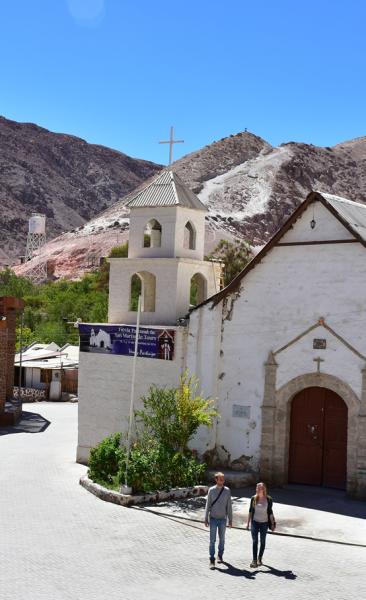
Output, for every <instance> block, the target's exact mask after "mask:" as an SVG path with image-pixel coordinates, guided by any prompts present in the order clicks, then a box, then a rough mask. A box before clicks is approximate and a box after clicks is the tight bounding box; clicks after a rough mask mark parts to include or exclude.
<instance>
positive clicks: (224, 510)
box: [205, 473, 233, 569]
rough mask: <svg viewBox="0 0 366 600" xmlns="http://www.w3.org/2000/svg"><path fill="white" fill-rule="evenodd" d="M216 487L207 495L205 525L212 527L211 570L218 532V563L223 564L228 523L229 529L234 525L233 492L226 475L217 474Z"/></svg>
mask: <svg viewBox="0 0 366 600" xmlns="http://www.w3.org/2000/svg"><path fill="white" fill-rule="evenodd" d="M215 481H216V485H214V486H212V487H211V488H210V489H209V491H208V495H207V501H206V512H205V525H206V527H208V525H210V548H209V552H210V569H214V568H215V544H216V532H217V531H218V532H219V548H218V560H217V562H219V563H222V562H223V556H224V547H225V531H226V523H227V521H228V522H229V527H231V526H232V524H233V509H232V504H231V492H230V490H229V488H228V487H225V485H224V484H225V475H224V474H223V473H216V475H215Z"/></svg>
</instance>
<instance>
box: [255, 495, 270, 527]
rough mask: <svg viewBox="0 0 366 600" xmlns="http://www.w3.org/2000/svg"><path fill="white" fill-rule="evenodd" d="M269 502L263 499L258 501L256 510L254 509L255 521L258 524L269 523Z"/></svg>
mask: <svg viewBox="0 0 366 600" xmlns="http://www.w3.org/2000/svg"><path fill="white" fill-rule="evenodd" d="M267 507H268V502H267V498H263V499H261V500H258V501H257V503H256V505H255V509H254V517H253V518H254V521H257V523H267V521H268V513H267Z"/></svg>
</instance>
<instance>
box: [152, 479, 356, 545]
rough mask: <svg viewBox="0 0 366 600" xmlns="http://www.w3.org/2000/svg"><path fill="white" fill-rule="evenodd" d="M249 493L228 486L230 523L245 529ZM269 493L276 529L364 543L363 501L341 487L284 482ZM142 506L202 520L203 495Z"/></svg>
mask: <svg viewBox="0 0 366 600" xmlns="http://www.w3.org/2000/svg"><path fill="white" fill-rule="evenodd" d="M253 493H254V488H253V487H250V488H242V489H235V490H232V497H233V511H234V522H233V525H234V527H239V528H242V529H245V526H246V519H247V514H248V509H249V500H250V497H251V495H252V494H253ZM270 493H271V496H272V497H273V501H274V509H273V512H274V514H275V517H276V522H277V531H276V533H278V534H285V535H291V536H301V537H305V538H306V537H310V538H314V539H322V540H327V541H330V542H338V543H339V542H340V543H344V544H357V545H363V546H365V547H366V502H364V501H359V500H351V499H350V498H347V497H346V495H345V493H344V492H343V491H339V490H330V489H326V488H315V487H309V486H300V485H288V486H286V487H284V488H281V489H280V488H278V489H273V490H271V491H270ZM145 508H148V509H149V510H151V511H154V512H158V513H160V514H166V515H169V516H172V517H176V518H184V519H190V520H194V521H201V522H202V523H203V520H204V508H205V498H202V497H201V498H191V499H187V500H181V501H169V502H161V503H159V504H157V505H154V506H151V505H150V506H146V507H145Z"/></svg>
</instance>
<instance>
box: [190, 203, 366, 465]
mask: <svg viewBox="0 0 366 600" xmlns="http://www.w3.org/2000/svg"><path fill="white" fill-rule="evenodd" d="M312 217H313V209H312V207H310V208H309V209H308V210H307V211H306V212H305V213H304V215H303V216H302V218H301V219H299V221H298V222H297V223H295V225H294V227H293V228H292V229H291V230H290V231H289V232H288V233H287V234H286V236H284V237H283V238H282V239H281V240H280V242H284V241H285V239H286V241H291V242H294V241H311V240H320V239H327V240H331V239H349V237H350V236H349V232H348V231H347V230H346V229H345V228H344V227H343V226H342V225H341V224H340V223H339V222H338V221H337V220H336V219H335V218H334V217H333V216H332V215H331V214H330V213H329V211H327V210H326V209H324V208H323V207H320V205H318V203H317V205H316V207H315V219H316V221H317V230H312V229H311V228H310V225H309V223H310V221H311V219H312ZM365 273H366V249H365V248H364V247H363V246H362V245H361V244H360V243H345V244H334V245H332V244H326V245H307V246H303V245H301V246H284V247H275V248H273V249H272V250H271V251H270V252H269V253H268V254H267V255H266V256H265V257H264V258H263V259H262V261H261V262H260V263H259V264H257V265H256V266H255V268H254V269H253V270H252V271H249V272H248V274H247V275H246V277H245V278H244V279H243V280H242V283H241V287H240V293H239V294H238V295H237V296H236V294H235V293H234V294H232V295H231V296H229V297H227V305H225V307H224V320H223V327H222V340H221V343H220V346H219V348H218V349H216V350H215V349H214V347H213V345H212V344H210V343H209V338H210V335H211V334H210V332H213V331H215V330H216V331H218V330H219V328H220V326H221V311H222V302H221V303H220V304H219V305H218V306H216V307H215V308H213V309H212V304H211V303H208V304H207V305H205V306H203V307H202V308H200V309H198V310H197V311H194V312H193V313H192V315H191V319H190V325H189V336H188V340H189V341H188V344H189V346H188V348H189V355H188V357H187V364H188V365H189V368H190V370H191V371H192V372H197V374H199V373H201V377H202V380H203V382H205V383H204V387H205V391H206V393H207V394H217V395H218V402H219V409H220V412H221V419H220V422H219V425H218V427H217V432H216V444H217V445H219V446H221V445H222V446H224V447H225V449H226V450H227V452H228V453H229V454H230V460H231V461H232V460H233V459H238V458H239V457H242V456H245V457H247V459H248V461H249V464H250V465H251V466H252V467H253V468H256V466H257V464H258V460H259V455H260V443H261V406H262V403H263V392H264V375H265V368H264V364H265V362H266V360H267V357H268V354H269V352H270V351H276V350H278V349H280V348H281V347H282V346H284V345H286V344H287V343H288V342H290V341H291V340H293V339H294V338H295V337H296V336H298V335H300V334H301V333H302V332H304V331H305V330H307V329H308V328H309V327H310V326H311V325H313V324H315V323H316V322H317V321H318V319H319V318H320V317H323V318H324V319H325V322H326V323H327V324H328V325H329V326H330V327H331V328H332V329H334V330H335V331H336V333H337V334H338V335H340V336H342V337H344V338H345V340H346V341H347V342H348V343H350V344H351V345H352V346H354V347H355V348H356V349H357V350H358V351H359V352H360V353H361V354H363V355H366V337H365V333H364V331H365V326H366V281H365ZM231 308H232V310H230V309H231ZM314 338H325V339H326V340H327V348H326V350H314V349H313V339H314ZM217 351H218V356H217V355H216V357H215V352H216V353H217ZM318 356H320V357H321V358H322V359H324V362H322V363H321V366H320V369H321V371H322V372H325V373H328V374H331V375H335V376H337V377H338V378H340V379H341V380H343V381H344V382H346V383H347V384H348V385H349V386H350V387H351V388H352V389H353V390H354V392H355V393H356V394H357V395H358V396H360V393H361V369H362V367H363V366H364V361H363V360H362V359H361V358H359V357H357V356H356V355H355V354H354V353H353V352H352V351H351V350H349V349H348V348H346V346H345V345H344V344H342V342H340V341H339V340H338V339H336V338H335V337H334V336H332V335H331V334H330V333H329V332H328V331H327V330H325V328H323V327H318V328H317V329H315V330H313V331H312V332H310V333H309V334H308V335H307V336H306V337H304V338H302V339H301V340H299V341H298V342H296V343H295V344H293V345H292V346H291V347H290V348H288V349H287V350H284V351H283V352H281V353H279V354H278V355H276V362H277V363H278V365H279V366H278V370H277V371H278V372H277V389H278V388H279V387H281V386H282V385H284V384H285V383H287V382H288V381H289V380H291V379H292V378H294V377H296V376H298V375H303V374H305V373H311V372H315V371H316V370H317V363H316V362H314V360H313V359H314V358H317V357H318ZM202 365H204V368H202ZM233 405H239V406H247V407H250V408H249V411H250V415H248V416H247V417H234V416H233Z"/></svg>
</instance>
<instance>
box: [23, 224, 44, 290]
mask: <svg viewBox="0 0 366 600" xmlns="http://www.w3.org/2000/svg"><path fill="white" fill-rule="evenodd" d="M45 243H46V215H42V214H41V213H32V216H31V218H30V219H29V226H28V237H27V247H26V251H25V257H24V262H28V261H30V260H32V259H33V258H34V259H35V260H34V265H32V267H31V269H30V270H29V271H28V277H29V279H31V280H32V281H33V282H34V283H43V282H44V281H46V279H47V262H44V261H41V262H40V261H39V260H37V258H38V257H39V250H40V249H41V248H42V246H44V244H45ZM37 254H38V256H37Z"/></svg>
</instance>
